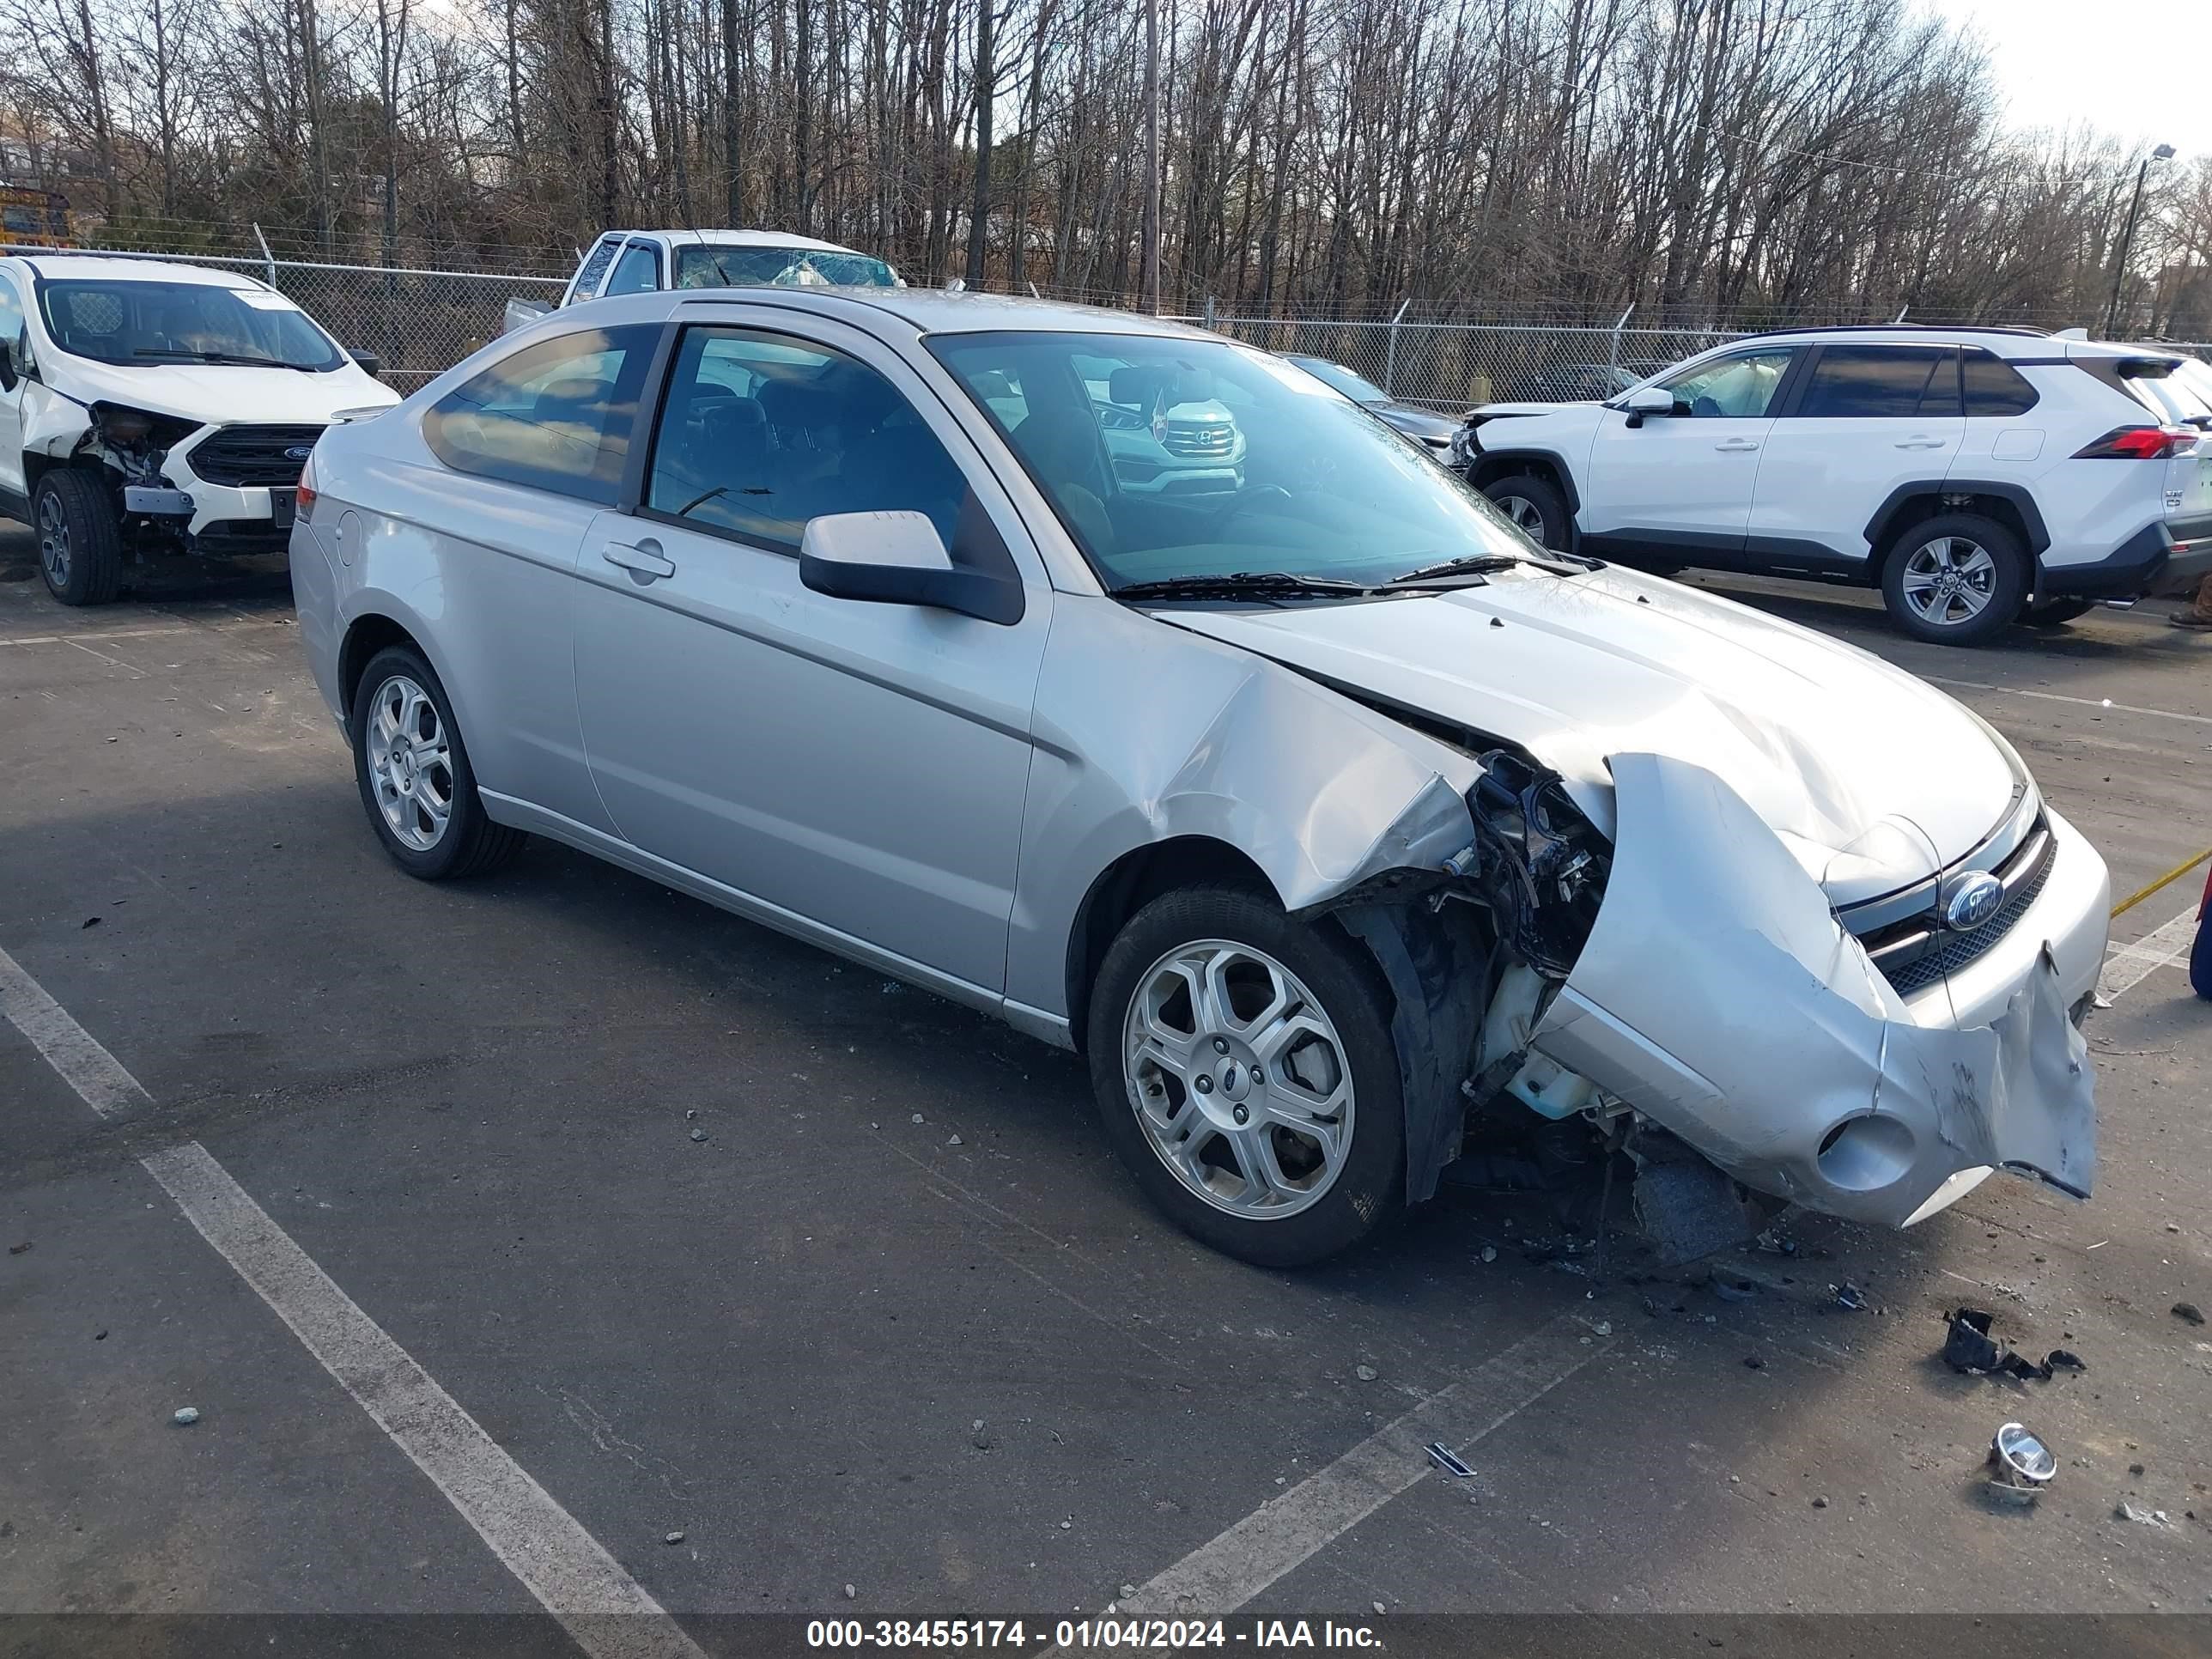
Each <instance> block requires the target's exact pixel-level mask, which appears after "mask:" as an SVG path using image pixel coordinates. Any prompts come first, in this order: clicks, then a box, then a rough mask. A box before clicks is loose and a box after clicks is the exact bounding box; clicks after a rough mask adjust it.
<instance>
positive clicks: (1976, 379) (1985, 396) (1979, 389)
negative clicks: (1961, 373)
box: [1966, 351, 2036, 415]
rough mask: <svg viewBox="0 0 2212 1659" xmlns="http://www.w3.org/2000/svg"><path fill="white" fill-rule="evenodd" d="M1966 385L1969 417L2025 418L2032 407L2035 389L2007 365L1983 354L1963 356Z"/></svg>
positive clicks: (1999, 359) (1972, 353)
mask: <svg viewBox="0 0 2212 1659" xmlns="http://www.w3.org/2000/svg"><path fill="white" fill-rule="evenodd" d="M2035 398H2036V392H2035V388H2034V387H2033V386H2030V385H2029V384H2028V383H2027V380H2026V379H2025V378H2024V377H2023V376H2022V375H2021V373H2020V371H2019V370H2018V369H2016V368H2014V367H2013V366H2012V365H2011V364H2010V363H2008V362H2005V361H2004V360H2003V359H2002V358H2001V357H1994V356H1990V354H1989V353H1988V352H1986V351H1969V352H1967V353H1966V413H1967V414H1969V415H2025V414H2027V411H2028V410H2031V409H2033V408H2034V407H2035Z"/></svg>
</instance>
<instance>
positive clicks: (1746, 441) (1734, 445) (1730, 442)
mask: <svg viewBox="0 0 2212 1659" xmlns="http://www.w3.org/2000/svg"><path fill="white" fill-rule="evenodd" d="M1713 447H1714V448H1715V449H1717V450H1719V451H1720V452H1721V453H1723V455H1747V454H1749V453H1751V452H1752V451H1753V450H1754V449H1756V448H1758V447H1759V440H1758V439H1756V438H1724V439H1723V440H1722V441H1720V442H1719V443H1717V444H1715V445H1714V446H1713Z"/></svg>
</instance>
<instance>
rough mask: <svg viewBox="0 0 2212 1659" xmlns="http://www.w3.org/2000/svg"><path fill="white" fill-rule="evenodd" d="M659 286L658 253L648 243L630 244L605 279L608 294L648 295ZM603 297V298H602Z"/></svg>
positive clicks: (656, 249)
mask: <svg viewBox="0 0 2212 1659" xmlns="http://www.w3.org/2000/svg"><path fill="white" fill-rule="evenodd" d="M659 286H660V251H659V249H658V248H656V247H654V246H653V244H652V243H650V242H632V243H631V244H630V245H629V246H628V247H626V248H624V249H623V257H622V258H620V259H619V260H617V261H616V263H615V274H614V275H613V276H611V277H609V278H608V279H607V293H609V294H650V293H652V292H653V289H657V288H659ZM602 297H604V296H602Z"/></svg>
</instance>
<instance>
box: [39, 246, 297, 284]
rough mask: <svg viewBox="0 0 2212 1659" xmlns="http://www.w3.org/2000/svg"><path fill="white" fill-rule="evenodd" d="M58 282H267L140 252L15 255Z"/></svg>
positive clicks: (229, 271) (230, 271) (42, 274)
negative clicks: (155, 257)
mask: <svg viewBox="0 0 2212 1659" xmlns="http://www.w3.org/2000/svg"><path fill="white" fill-rule="evenodd" d="M14 257H15V258H18V259H20V260H21V261H22V262H23V263H24V264H27V265H28V266H30V267H31V268H32V269H33V270H35V271H37V272H38V273H39V275H40V276H46V277H50V278H52V280H53V281H55V282H62V283H66V282H83V281H97V280H100V279H101V278H107V279H110V280H115V279H119V280H121V281H124V282H141V283H155V282H160V283H199V284H200V285H201V286H203V287H205V288H263V287H265V286H267V285H266V284H265V283H262V282H260V281H258V280H257V279H256V278H254V277H252V276H245V275H243V274H241V273H240V272H238V271H234V270H219V269H216V268H215V267H213V266H210V265H187V264H179V263H177V262H176V261H174V260H170V259H150V258H145V257H144V256H143V255H141V254H136V253H80V252H66V253H19V254H16V255H15V256H14Z"/></svg>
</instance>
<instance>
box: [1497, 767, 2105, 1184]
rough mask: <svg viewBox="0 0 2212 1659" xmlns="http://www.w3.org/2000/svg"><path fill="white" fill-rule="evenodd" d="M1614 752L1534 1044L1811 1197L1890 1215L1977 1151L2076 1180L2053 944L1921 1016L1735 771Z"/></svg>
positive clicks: (2073, 1076)
mask: <svg viewBox="0 0 2212 1659" xmlns="http://www.w3.org/2000/svg"><path fill="white" fill-rule="evenodd" d="M1612 767H1613V785H1614V791H1615V799H1616V804H1617V810H1618V814H1619V834H1618V835H1617V836H1616V837H1615V840H1614V848H1613V868H1612V871H1611V872H1610V875H1609V877H1608V879H1607V886H1606V892H1605V896H1604V899H1603V901H1602V902H1601V904H1600V906H1599V909H1598V914H1597V919H1596V921H1595V925H1594V926H1593V927H1592V929H1591V932H1590V936H1589V941H1588V943H1587V944H1586V945H1584V946H1583V951H1582V954H1581V956H1580V957H1579V958H1578V959H1577V962H1576V963H1575V966H1574V969H1573V971H1572V972H1571V974H1570V975H1568V977H1567V981H1566V982H1565V985H1564V986H1563V987H1561V990H1560V992H1559V995H1558V996H1557V997H1556V998H1555V999H1554V1000H1553V1004H1552V1006H1551V1007H1550V1008H1549V1009H1548V1010H1547V1012H1546V1014H1545V1017H1544V1018H1543V1019H1542V1020H1541V1022H1540V1023H1539V1024H1538V1027H1537V1030H1536V1033H1535V1039H1534V1044H1535V1047H1536V1048H1538V1049H1539V1050H1540V1051H1541V1052H1542V1053H1544V1054H1547V1055H1549V1056H1550V1057H1551V1058H1552V1059H1553V1060H1557V1061H1558V1062H1559V1064H1561V1065H1563V1066H1568V1067H1570V1068H1571V1069H1573V1070H1575V1071H1577V1072H1580V1073H1583V1075H1585V1076H1587V1077H1589V1078H1590V1079H1592V1080H1593V1081H1595V1083H1597V1084H1598V1085H1599V1086H1600V1087H1601V1088H1604V1089H1606V1090H1608V1091H1611V1092H1613V1093H1614V1094H1616V1095H1618V1096H1620V1097H1621V1098H1623V1099H1625V1100H1626V1101H1627V1102H1629V1103H1631V1104H1632V1105H1633V1106H1635V1107H1636V1108H1637V1109H1638V1110H1640V1111H1643V1112H1644V1113H1645V1114H1646V1115H1649V1116H1650V1118H1652V1119H1653V1120H1654V1121H1656V1122H1658V1123H1659V1124H1660V1125H1661V1126H1662V1127H1665V1128H1668V1129H1669V1130H1671V1131H1673V1132H1674V1133H1675V1134H1677V1135H1679V1136H1680V1138H1681V1139H1683V1140H1685V1141H1686V1142H1688V1143H1689V1144H1690V1145H1691V1146H1694V1147H1696V1148H1697V1149H1698V1150H1699V1152H1702V1153H1704V1154H1705V1156H1706V1157H1707V1158H1711V1160H1712V1161H1713V1162H1714V1163H1715V1164H1718V1165H1719V1166H1720V1167H1721V1168H1722V1169H1723V1170H1727V1171H1728V1172H1729V1174H1731V1175H1733V1176H1735V1177H1736V1178H1737V1179H1738V1180H1740V1181H1741V1182H1744V1183H1745V1184H1746V1185H1747V1186H1749V1187H1753V1188H1757V1189H1759V1190H1760V1191H1762V1192H1766V1193H1771V1194H1776V1195H1778V1196H1780V1197H1784V1198H1788V1199H1790V1200H1794V1201H1796V1202H1799V1203H1802V1204H1805V1205H1807V1206H1810V1207H1812V1208H1814V1209H1820V1210H1826V1211H1830V1212H1834V1213H1837V1214H1841V1215H1848V1216H1853V1217H1856V1218H1860V1219H1863V1220H1868V1221H1878V1222H1883V1223H1886V1224H1887V1225H1903V1224H1904V1223H1905V1221H1906V1220H1908V1219H1909V1218H1911V1217H1912V1216H1913V1215H1914V1213H1915V1212H1917V1210H1918V1208H1919V1207H1920V1206H1921V1204H1922V1203H1923V1201H1924V1200H1926V1199H1927V1198H1928V1197H1929V1195H1930V1194H1933V1193H1934V1192H1935V1191H1936V1188H1938V1187H1940V1186H1941V1185H1942V1183H1943V1182H1944V1181H1945V1180H1946V1179H1947V1178H1948V1177H1949V1176H1952V1175H1954V1174H1955V1173H1957V1172H1958V1171H1960V1170H1967V1169H1972V1168H1974V1167H1977V1166H1980V1165H1999V1166H2004V1167H2009V1168H2012V1169H2015V1170H2019V1171H2021V1172H2023V1173H2028V1174H2033V1175H2035V1176H2040V1177H2041V1178H2042V1179H2044V1180H2045V1181H2047V1182H2051V1184H2052V1185H2054V1186H2057V1187H2058V1188H2061V1189H2062V1190H2063V1191H2066V1192H2068V1193H2071V1194H2075V1195H2076V1196H2082V1195H2086V1194H2087V1193H2088V1191H2089V1188H2090V1186H2091V1184H2092V1182H2093V1179H2094V1176H2095V1167H2096V1139H2095V1106H2094V1103H2093V1086H2092V1077H2091V1073H2090V1068H2089V1066H2088V1062H2087V1045H2086V1044H2085V1043H2084V1042H2082V1039H2081V1033H2080V1032H2078V1031H2077V1030H2075V1029H2074V1026H2073V1024H2072V1023H2071V1021H2070V1020H2069V1018H2067V1009H2066V1006H2065V1003H2064V997H2063V987H2061V985H2060V983H2059V975H2058V971H2057V964H2056V963H2054V962H2053V961H2052V959H2051V955H2050V952H2049V951H2047V950H2046V951H2043V952H2042V953H2040V955H2039V959H2038V961H2037V963H2036V964H2035V966H2034V967H2033V969H2032V970H2031V972H2030V973H2029V975H2027V978H2026V979H2025V981H2023V982H2022V984H2021V986H2020V987H2019V988H2018V989H2017V990H2016V991H2015V993H2014V994H2013V995H2012V997H2011V999H2010V1000H2009V1001H2008V1004H2007V1006H2006V1009H2005V1012H2003V1014H2002V1015H2001V1016H2000V1017H1999V1018H1997V1019H1996V1020H1995V1021H1994V1022H1993V1023H1992V1024H1989V1025H1984V1026H1977V1027H1973V1028H1971V1029H1966V1030H1960V1029H1957V1028H1955V1027H1948V1026H1934V1025H1921V1024H1916V1023H1914V1020H1913V1017H1912V1013H1911V1010H1909V1009H1908V1008H1907V1007H1906V1006H1905V1003H1904V1001H1903V1000H1901V999H1900V998H1899V996H1898V994H1897V993H1896V992H1895V991H1894V990H1893V988H1892V987H1891V986H1890V985H1889V983H1888V981H1886V980H1884V979H1883V978H1882V977H1881V975H1880V974H1878V973H1877V972H1876V971H1875V968H1874V965H1873V964H1872V963H1870V962H1869V961H1868V959H1867V956H1866V952H1865V951H1863V949H1862V948H1861V947H1860V945H1859V943H1858V941H1857V939H1853V938H1852V937H1851V936H1850V933H1847V932H1845V931H1844V928H1843V927H1841V926H1840V925H1839V924H1838V922H1837V921H1836V920H1835V918H1834V916H1833V915H1832V913H1831V912H1830V909H1829V907H1828V902H1827V898H1826V895H1825V894H1824V893H1823V892H1822V891H1821V890H1820V885H1819V884H1818V883H1816V882H1815V881H1814V879H1813V878H1812V877H1810V876H1808V875H1807V874H1806V873H1805V872H1804V871H1803V869H1802V867H1801V866H1799V865H1798V863H1797V861H1796V860H1795V859H1794V858H1792V857H1791V856H1790V853H1789V852H1788V850H1787V849H1786V848H1784V846H1783V844H1782V842H1781V841H1780V840H1779V838H1778V837H1777V836H1776V835H1775V833H1774V832H1773V830H1772V829H1770V828H1769V827H1768V826H1767V825H1766V824H1765V823H1764V822H1763V821H1761V819H1760V818H1759V816H1758V815H1757V814H1756V813H1755V812H1753V811H1752V809H1751V808H1750V807H1749V806H1748V805H1746V804H1745V802H1744V800H1743V799H1742V798H1741V796H1740V795H1738V794H1736V793H1735V791H1734V790H1732V789H1730V788H1729V786H1728V785H1727V784H1725V783H1723V781H1721V780H1720V779H1719V778H1718V777H1717V776H1716V775H1713V774H1712V773H1711V772H1709V771H1707V770H1706V769H1704V768H1702V767H1699V766H1696V765H1693V764H1692V763H1688V762H1686V761H1680V760H1674V759H1669V758H1668V757H1663V756H1659V755H1651V754H1622V755H1616V756H1614V757H1613V761H1612ZM1857 1120H1865V1121H1864V1122H1859V1121H1857Z"/></svg>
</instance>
